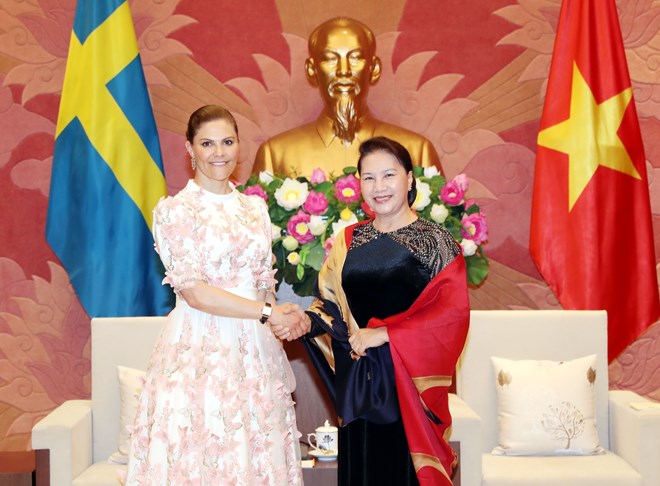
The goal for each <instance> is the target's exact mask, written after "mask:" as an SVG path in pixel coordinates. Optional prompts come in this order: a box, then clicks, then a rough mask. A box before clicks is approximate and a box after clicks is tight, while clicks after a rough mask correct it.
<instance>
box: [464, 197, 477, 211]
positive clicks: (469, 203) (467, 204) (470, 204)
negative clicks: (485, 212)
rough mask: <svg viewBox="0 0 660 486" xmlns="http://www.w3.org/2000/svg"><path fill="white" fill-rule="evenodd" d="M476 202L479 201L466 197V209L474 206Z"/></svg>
mask: <svg viewBox="0 0 660 486" xmlns="http://www.w3.org/2000/svg"><path fill="white" fill-rule="evenodd" d="M475 204H477V201H475V200H474V199H466V200H465V203H464V206H465V210H466V211H467V210H468V208H470V207H471V206H474V205H475Z"/></svg>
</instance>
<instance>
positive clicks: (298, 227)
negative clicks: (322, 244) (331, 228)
mask: <svg viewBox="0 0 660 486" xmlns="http://www.w3.org/2000/svg"><path fill="white" fill-rule="evenodd" d="M309 220H310V217H309V214H307V213H305V212H303V211H300V210H299V211H298V212H297V213H296V214H295V215H294V216H291V219H290V220H289V222H288V223H287V224H286V230H287V231H288V232H289V235H291V236H293V237H294V238H295V239H296V240H297V241H298V243H300V244H301V245H304V244H305V243H309V242H310V241H312V240H313V239H314V235H313V234H312V232H311V231H309V227H308V226H307V223H309Z"/></svg>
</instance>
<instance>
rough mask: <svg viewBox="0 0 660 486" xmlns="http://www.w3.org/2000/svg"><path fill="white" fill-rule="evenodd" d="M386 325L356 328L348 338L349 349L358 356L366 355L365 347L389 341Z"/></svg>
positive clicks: (380, 344)
mask: <svg viewBox="0 0 660 486" xmlns="http://www.w3.org/2000/svg"><path fill="white" fill-rule="evenodd" d="M389 340H390V339H389V336H388V334H387V328H386V327H377V328H374V329H371V328H364V329H358V330H357V331H356V332H354V333H353V334H351V336H350V337H349V338H348V343H349V344H350V345H351V349H352V350H353V352H354V353H355V354H357V355H358V356H366V355H367V349H369V348H375V347H378V346H382V345H383V344H385V343H387V342H389Z"/></svg>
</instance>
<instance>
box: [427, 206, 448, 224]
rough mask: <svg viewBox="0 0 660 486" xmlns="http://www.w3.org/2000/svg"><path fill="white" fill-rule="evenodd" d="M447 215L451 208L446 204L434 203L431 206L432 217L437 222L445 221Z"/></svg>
mask: <svg viewBox="0 0 660 486" xmlns="http://www.w3.org/2000/svg"><path fill="white" fill-rule="evenodd" d="M447 216H449V209H447V206H445V205H444V204H434V205H433V206H431V219H432V220H433V221H435V222H436V223H439V224H442V223H444V222H445V220H446V219H447Z"/></svg>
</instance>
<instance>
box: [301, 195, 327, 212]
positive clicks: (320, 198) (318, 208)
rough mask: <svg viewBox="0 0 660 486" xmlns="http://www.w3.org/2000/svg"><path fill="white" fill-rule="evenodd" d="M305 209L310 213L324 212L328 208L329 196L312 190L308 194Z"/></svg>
mask: <svg viewBox="0 0 660 486" xmlns="http://www.w3.org/2000/svg"><path fill="white" fill-rule="evenodd" d="M303 209H304V210H305V211H307V212H308V213H310V214H323V213H325V210H326V209H328V198H327V197H325V194H323V193H322V192H316V191H312V192H310V193H309V195H308V196H307V200H306V201H305V204H303Z"/></svg>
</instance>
